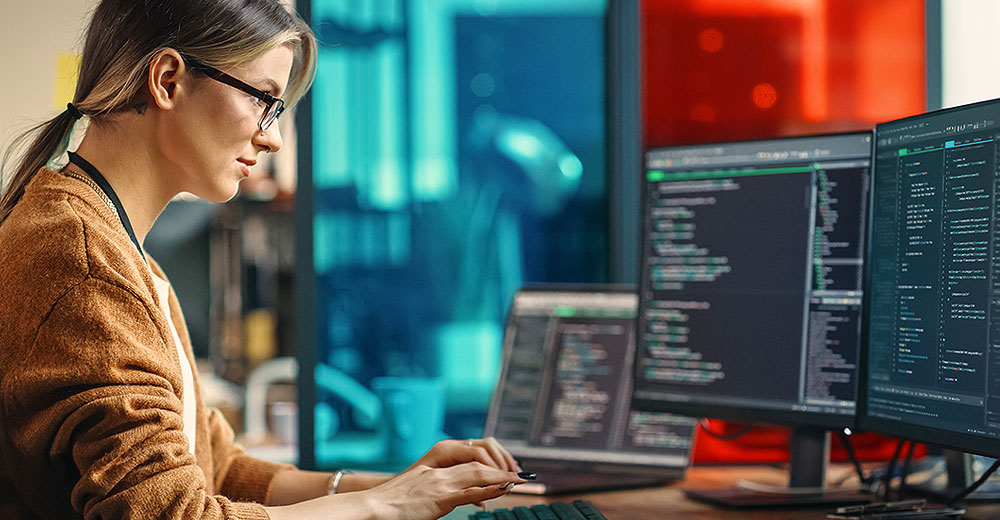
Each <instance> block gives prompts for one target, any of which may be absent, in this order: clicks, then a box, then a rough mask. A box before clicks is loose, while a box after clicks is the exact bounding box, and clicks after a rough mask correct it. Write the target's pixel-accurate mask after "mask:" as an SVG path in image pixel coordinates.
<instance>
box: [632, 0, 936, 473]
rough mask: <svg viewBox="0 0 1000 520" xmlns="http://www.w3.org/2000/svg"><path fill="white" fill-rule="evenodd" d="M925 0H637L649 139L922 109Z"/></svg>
mask: <svg viewBox="0 0 1000 520" xmlns="http://www.w3.org/2000/svg"><path fill="white" fill-rule="evenodd" d="M924 4H925V3H924V0H879V1H875V2H873V1H871V0H836V1H834V0H754V1H746V0H642V2H641V16H642V54H643V56H642V75H643V79H642V102H643V139H644V141H645V143H646V144H647V145H652V146H666V145H676V144H690V143H703V142H712V141H719V140H733V139H750V138H766V137H772V136H781V135H794V134H802V133H817V132H828V131H846V130H857V129H868V128H872V127H874V125H875V123H877V122H880V121H887V120H890V119H895V118H898V117H903V116H908V115H911V114H916V113H920V112H923V111H924V107H925V106H926V101H925V98H926V91H925V84H926V80H925V35H924V15H925V12H924V9H925V5H924ZM714 424H715V425H716V426H717V427H722V429H723V430H726V429H728V430H734V429H738V425H731V424H730V425H726V424H724V423H720V422H715V423H714ZM853 439H854V443H855V445H856V446H857V447H858V451H859V454H860V455H861V456H862V457H863V458H867V459H884V458H888V457H889V456H891V455H892V450H893V449H894V448H895V441H894V440H892V439H887V438H885V437H880V436H877V435H872V434H863V435H855V436H854V437H853ZM787 443H788V431H787V430H785V429H781V428H769V427H759V428H755V429H754V430H753V431H751V432H750V433H749V434H747V435H745V436H743V437H741V438H740V439H739V440H736V441H732V442H723V441H718V440H716V439H712V438H710V437H709V436H707V435H699V437H698V439H697V443H696V449H695V454H694V458H695V462H739V461H757V462H780V461H787V460H788V453H787ZM833 446H834V454H833V457H834V458H835V459H837V460H842V459H843V458H844V457H845V454H844V452H843V451H842V448H840V446H839V443H837V442H834V443H833Z"/></svg>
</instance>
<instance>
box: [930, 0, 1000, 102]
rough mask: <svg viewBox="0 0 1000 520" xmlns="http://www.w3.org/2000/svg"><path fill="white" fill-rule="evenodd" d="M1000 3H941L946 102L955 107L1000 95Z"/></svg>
mask: <svg viewBox="0 0 1000 520" xmlns="http://www.w3.org/2000/svg"><path fill="white" fill-rule="evenodd" d="M998 19H1000V2H996V1H995V0H945V1H944V2H942V3H941V42H942V45H941V47H942V48H941V67H942V76H943V81H942V85H941V87H942V92H941V95H942V104H943V106H944V107H952V106H956V105H963V104H965V103H972V102H975V101H983V100H986V99H993V98H996V97H1000V69H998V68H997V66H996V63H995V56H996V52H997V50H998V49H1000V43H998V42H997V38H996V35H995V32H996V21H997V20H998Z"/></svg>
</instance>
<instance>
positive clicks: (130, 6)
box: [0, 0, 316, 224]
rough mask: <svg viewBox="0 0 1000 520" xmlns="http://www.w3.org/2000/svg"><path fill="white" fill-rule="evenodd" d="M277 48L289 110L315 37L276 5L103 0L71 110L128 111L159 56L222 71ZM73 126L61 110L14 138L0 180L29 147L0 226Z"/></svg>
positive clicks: (308, 74) (100, 117)
mask: <svg viewBox="0 0 1000 520" xmlns="http://www.w3.org/2000/svg"><path fill="white" fill-rule="evenodd" d="M281 46H289V47H291V48H292V49H293V51H294V56H295V57H294V61H293V63H292V71H291V76H290V77H289V81H288V88H287V89H286V93H285V101H286V102H287V103H288V104H289V105H294V104H295V102H297V101H298V100H299V99H301V97H302V96H303V95H305V93H306V91H307V90H309V87H310V86H311V84H312V80H313V77H314V76H315V70H316V38H315V36H314V35H313V33H312V30H310V29H309V26H308V25H307V24H306V23H305V22H304V21H303V20H302V18H300V17H299V16H298V15H297V14H296V13H295V11H294V10H293V9H292V8H291V7H286V6H285V5H284V4H283V3H282V2H280V1H279V0H102V1H101V3H100V4H99V5H98V6H97V8H96V9H95V10H94V14H93V17H92V18H91V20H90V26H89V27H88V29H87V36H86V39H85V41H84V47H83V55H82V57H81V61H80V75H79V77H78V78H77V82H76V90H75V93H74V95H73V105H74V106H75V107H76V108H77V109H78V110H79V111H80V112H81V113H82V114H83V115H86V116H88V117H89V118H90V120H91V123H97V124H101V123H102V122H103V121H105V120H106V119H107V118H108V117H109V116H110V115H111V114H114V113H116V112H121V111H126V110H131V109H133V107H134V105H135V104H136V103H138V100H139V99H140V96H141V95H142V93H143V89H144V88H145V86H146V77H147V76H148V74H149V66H150V63H151V61H152V59H153V58H154V57H155V56H156V55H157V54H158V53H160V52H161V51H163V50H164V49H174V50H176V51H178V52H179V53H180V54H181V55H183V56H186V57H191V58H194V59H195V60H197V61H199V62H201V63H203V64H205V65H210V66H213V67H216V68H227V67H232V66H237V65H242V64H245V63H247V62H250V61H253V60H254V59H256V58H258V57H260V56H261V55H263V54H265V53H267V52H268V51H270V50H272V49H275V48H278V47H281ZM75 121H76V119H75V118H74V116H73V115H72V114H71V113H70V111H69V110H66V111H64V112H62V113H61V114H59V115H58V116H56V117H54V118H53V119H50V120H49V121H46V122H44V123H42V124H40V125H38V126H36V127H34V128H32V129H30V130H28V131H27V132H25V133H24V134H22V135H20V136H19V137H18V138H17V139H16V140H15V141H14V143H13V144H12V145H11V146H10V147H9V148H8V149H7V151H6V152H5V153H4V158H3V165H4V168H3V169H2V170H0V171H2V173H3V175H2V176H0V178H2V177H5V176H6V172H7V168H6V166H7V164H8V162H9V161H10V159H11V156H12V155H14V154H15V150H18V149H22V148H24V147H25V144H26V143H28V142H30V145H28V146H27V149H26V151H25V152H24V153H23V155H21V157H20V159H19V161H17V163H16V167H15V168H14V169H13V172H14V173H13V175H12V177H11V179H10V182H9V183H8V184H7V188H6V190H5V191H4V193H3V196H2V197H0V224H2V223H3V221H4V220H6V218H7V216H8V215H10V212H11V211H12V210H13V209H14V205H15V204H17V202H18V201H19V200H20V199H21V197H22V196H23V195H24V188H25V187H26V186H27V185H28V183H29V182H30V181H31V179H32V178H33V177H34V176H35V174H36V173H37V172H38V171H39V170H40V169H41V168H42V167H43V166H45V165H46V164H47V163H48V161H49V159H50V158H51V157H52V156H53V155H55V154H56V153H57V152H62V151H64V150H61V149H60V148H61V147H62V146H64V145H65V142H66V140H67V139H68V134H69V132H70V130H71V129H72V127H73V124H74V123H75ZM36 133H37V136H35V138H34V139H33V140H32V139H31V136H32V135H34V134H36ZM0 185H2V183H0Z"/></svg>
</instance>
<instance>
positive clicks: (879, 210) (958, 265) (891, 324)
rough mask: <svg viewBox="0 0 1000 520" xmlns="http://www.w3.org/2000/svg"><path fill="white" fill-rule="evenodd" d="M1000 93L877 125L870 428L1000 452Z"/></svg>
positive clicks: (866, 353)
mask: <svg viewBox="0 0 1000 520" xmlns="http://www.w3.org/2000/svg"><path fill="white" fill-rule="evenodd" d="M998 139H1000V100H993V101H986V102H982V103H976V104H973V105H966V106H960V107H955V108H949V109H946V110H939V111H936V112H930V113H927V114H921V115H918V116H914V117H909V118H906V119H900V120H897V121H891V122H888V123H883V124H880V125H878V126H877V128H876V135H875V154H874V157H875V165H874V172H873V183H872V198H871V203H872V215H871V222H872V226H871V227H872V233H871V237H870V238H871V243H870V245H869V257H868V262H867V285H866V286H867V287H870V288H871V289H870V290H868V291H866V293H865V298H866V299H867V300H868V301H869V302H870V303H869V304H868V305H867V309H868V312H867V313H866V314H867V316H866V323H865V326H864V331H865V338H864V341H863V344H864V348H863V350H862V359H863V360H864V361H865V362H863V363H862V367H863V370H862V372H861V378H860V380H861V386H860V394H859V401H858V404H859V407H858V408H859V409H858V411H859V423H860V427H861V428H863V429H865V430H871V431H876V432H883V433H890V434H892V435H894V436H899V437H903V438H908V439H912V440H916V441H918V442H926V443H933V444H937V445H940V446H945V447H951V448H956V449H959V450H962V451H965V452H970V453H978V454H982V455H988V456H992V457H997V456H1000V276H998V275H1000V270H998V268H1000V260H998V255H1000V244H998V243H997V237H998V236H1000V235H998V232H1000V227H998V226H1000V218H998V214H997V211H998V208H997V194H998V191H997V190H998V189H1000V184H998V165H1000V161H998V153H1000V147H998V146H997V140H998Z"/></svg>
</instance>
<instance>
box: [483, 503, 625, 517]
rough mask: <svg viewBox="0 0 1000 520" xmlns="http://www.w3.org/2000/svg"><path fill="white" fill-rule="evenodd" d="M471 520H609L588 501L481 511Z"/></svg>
mask: <svg viewBox="0 0 1000 520" xmlns="http://www.w3.org/2000/svg"><path fill="white" fill-rule="evenodd" d="M469 520H608V519H607V517H606V516H604V515H603V514H602V513H601V512H600V511H598V510H597V508H596V507H594V504H591V503H590V502H587V501H586V500H574V501H573V502H572V503H566V502H552V503H551V504H545V505H537V506H531V507H515V508H513V509H494V510H493V511H479V512H478V513H475V514H472V515H469Z"/></svg>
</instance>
